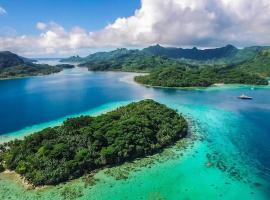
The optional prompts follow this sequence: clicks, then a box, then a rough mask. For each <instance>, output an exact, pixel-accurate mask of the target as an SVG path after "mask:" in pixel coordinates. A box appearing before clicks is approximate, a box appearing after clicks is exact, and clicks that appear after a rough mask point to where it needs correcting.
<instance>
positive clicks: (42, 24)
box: [37, 22, 47, 30]
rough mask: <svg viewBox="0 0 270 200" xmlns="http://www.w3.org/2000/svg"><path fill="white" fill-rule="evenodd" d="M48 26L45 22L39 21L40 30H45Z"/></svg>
mask: <svg viewBox="0 0 270 200" xmlns="http://www.w3.org/2000/svg"><path fill="white" fill-rule="evenodd" d="M46 28H47V25H46V24H45V23H43V22H38V23H37V29H39V30H45V29H46Z"/></svg>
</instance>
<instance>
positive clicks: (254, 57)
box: [63, 45, 270, 76]
mask: <svg viewBox="0 0 270 200" xmlns="http://www.w3.org/2000/svg"><path fill="white" fill-rule="evenodd" d="M269 51H270V47H263V46H253V47H246V48H243V49H237V48H236V47H234V46H232V45H227V46H225V47H221V48H214V49H204V50H201V49H197V48H196V47H194V48H192V49H183V48H175V47H162V46H160V45H155V46H150V47H147V48H145V49H142V50H128V49H124V48H123V49H117V50H114V51H110V52H98V53H94V54H90V55H89V56H87V57H84V58H82V57H79V56H73V57H70V58H67V59H64V60H63V61H70V62H80V63H81V64H80V66H82V67H88V69H89V70H93V71H135V72H150V71H152V70H156V69H159V68H165V67H181V66H182V65H183V64H185V65H189V68H193V67H194V66H199V67H200V68H204V67H212V68H224V67H228V66H229V67H230V68H232V67H233V68H236V69H239V70H242V71H244V72H248V73H250V74H253V73H255V74H259V75H260V76H270V72H269V71H270V70H269V68H270V67H269V64H270V56H269Z"/></svg>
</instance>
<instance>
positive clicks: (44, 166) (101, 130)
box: [0, 100, 188, 185]
mask: <svg viewBox="0 0 270 200" xmlns="http://www.w3.org/2000/svg"><path fill="white" fill-rule="evenodd" d="M187 126H188V125H187V122H186V120H185V119H184V118H183V117H182V116H181V115H179V114H178V113H177V112H176V111H175V110H172V109H170V108H168V107H166V106H165V105H162V104H159V103H157V102H155V101H153V100H143V101H140V102H137V103H131V104H129V105H127V106H124V107H121V108H118V109H116V110H114V111H111V112H109V113H106V114H102V115H100V116H97V117H91V116H81V117H77V118H73V119H68V120H67V121H65V122H64V124H63V125H61V126H58V127H54V128H47V129H44V130H43V131H40V132H38V133H35V134H32V135H30V136H27V137H26V138H25V139H23V140H15V141H12V142H9V143H7V144H4V145H1V146H0V168H2V169H3V168H5V169H9V170H15V171H16V172H17V173H19V174H20V175H22V176H23V177H25V179H26V180H27V181H29V182H30V183H32V184H34V185H55V184H58V183H61V182H64V181H68V180H71V179H75V178H77V177H80V176H82V175H83V174H85V173H87V172H91V171H94V170H96V169H100V168H102V167H106V166H110V165H111V166H112V165H116V164H121V163H123V162H125V161H130V160H134V159H136V158H141V157H145V156H147V155H151V154H153V153H156V152H158V151H160V150H162V149H163V148H165V147H167V146H169V145H172V144H174V143H175V142H176V141H177V140H178V139H181V138H183V137H184V136H185V135H186V134H187Z"/></svg>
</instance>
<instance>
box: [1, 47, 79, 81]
mask: <svg viewBox="0 0 270 200" xmlns="http://www.w3.org/2000/svg"><path fill="white" fill-rule="evenodd" d="M32 61H34V60H33V59H28V58H24V57H21V56H18V55H16V54H14V53H11V52H9V51H1V52H0V79H6V78H17V77H24V76H37V75H48V74H52V73H57V72H60V71H61V70H63V69H65V68H72V67H74V66H73V65H66V64H63V65H57V66H50V65H46V64H34V63H32Z"/></svg>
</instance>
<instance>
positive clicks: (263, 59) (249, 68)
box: [231, 49, 270, 77]
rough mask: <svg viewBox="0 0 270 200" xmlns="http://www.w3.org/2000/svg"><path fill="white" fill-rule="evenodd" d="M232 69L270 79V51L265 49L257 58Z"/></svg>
mask: <svg viewBox="0 0 270 200" xmlns="http://www.w3.org/2000/svg"><path fill="white" fill-rule="evenodd" d="M231 67H232V68H237V69H239V70H242V71H245V72H248V73H251V74H258V75H260V76H263V77H270V49H264V50H262V51H261V52H259V53H258V54H257V55H256V56H255V57H253V58H251V59H249V60H247V61H245V62H242V63H240V64H237V65H233V66H231Z"/></svg>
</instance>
